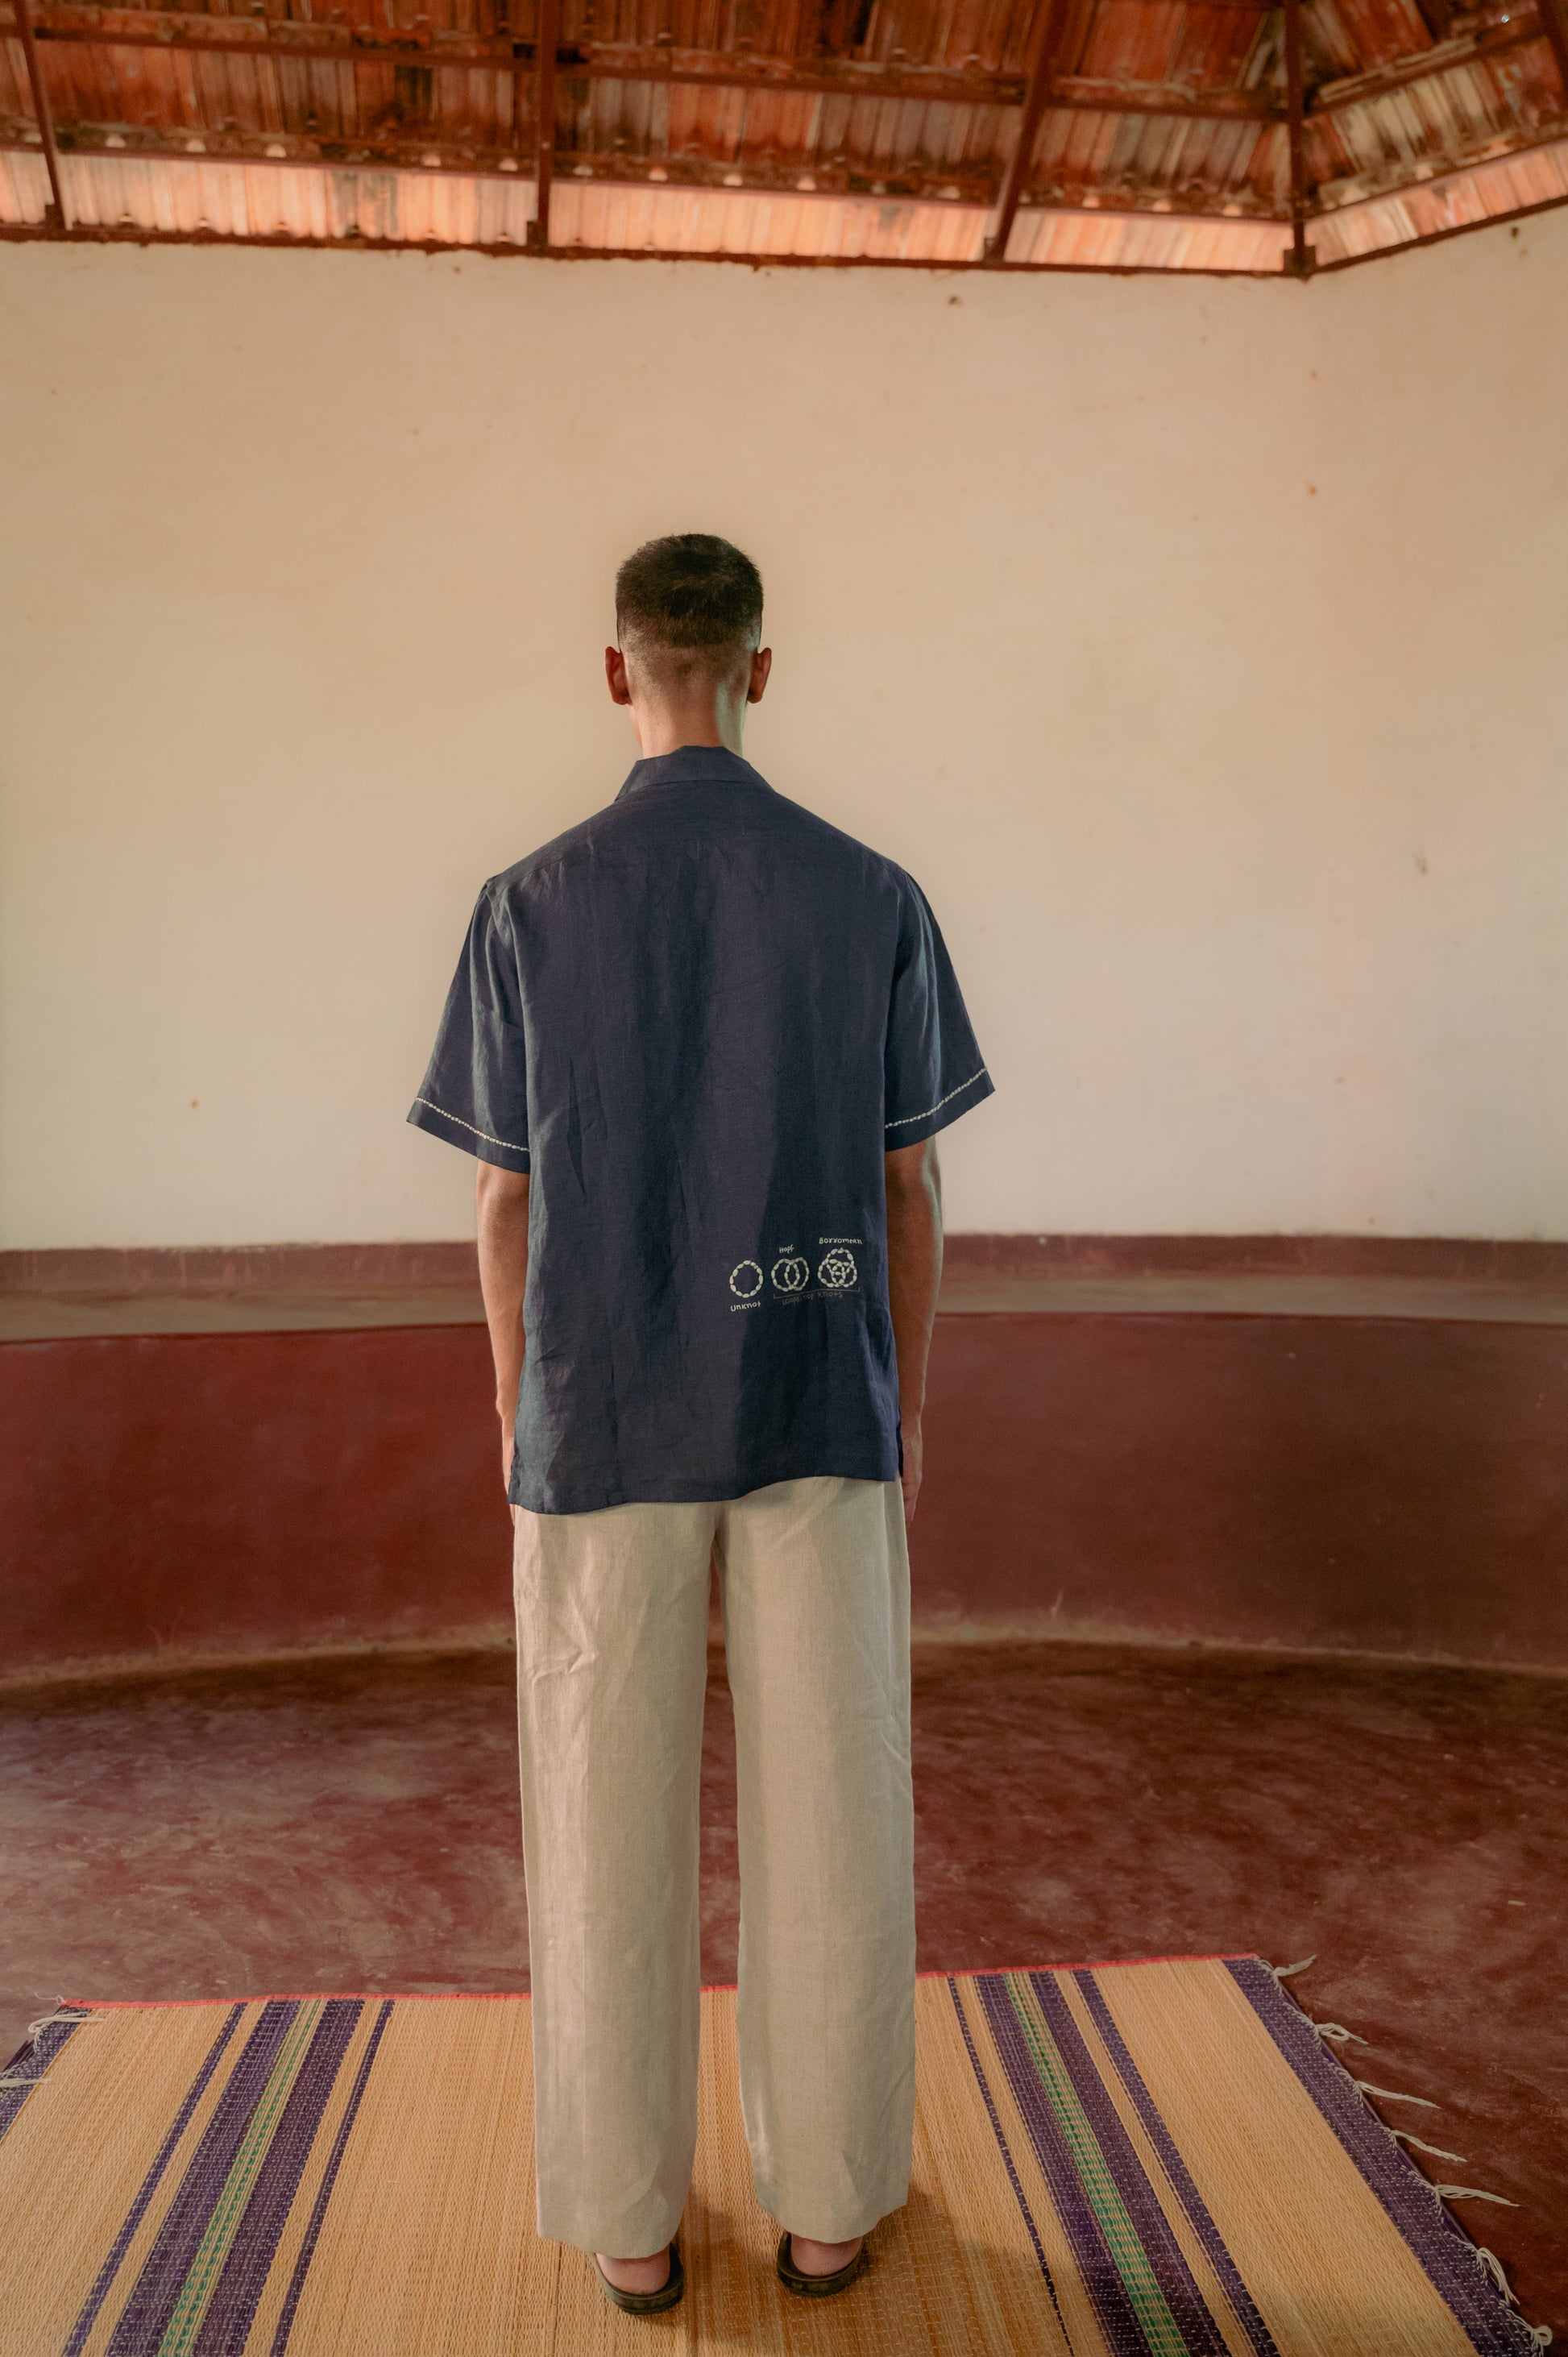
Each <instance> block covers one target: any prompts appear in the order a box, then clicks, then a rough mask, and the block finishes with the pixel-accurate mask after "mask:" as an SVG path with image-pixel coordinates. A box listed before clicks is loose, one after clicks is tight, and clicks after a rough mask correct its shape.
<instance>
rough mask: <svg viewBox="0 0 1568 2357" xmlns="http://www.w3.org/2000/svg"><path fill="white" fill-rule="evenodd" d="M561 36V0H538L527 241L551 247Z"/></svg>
mask: <svg viewBox="0 0 1568 2357" xmlns="http://www.w3.org/2000/svg"><path fill="white" fill-rule="evenodd" d="M560 38H561V0H539V45H538V49H537V51H536V54H535V57H534V67H535V72H534V79H533V186H534V191H535V203H534V208H533V219H532V221H531V222H530V223H529V226H528V242H529V243H530V245H533V246H537V247H538V248H539V250H540V252H541V253H548V252H549V249H550V184H551V181H552V179H553V178H554V172H555V48H556V44H557V42H558V41H559V39H560Z"/></svg>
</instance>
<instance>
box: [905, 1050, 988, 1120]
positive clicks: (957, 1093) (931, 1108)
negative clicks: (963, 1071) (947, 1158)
mask: <svg viewBox="0 0 1568 2357" xmlns="http://www.w3.org/2000/svg"><path fill="white" fill-rule="evenodd" d="M984 1078H985V1067H984V1065H983V1064H982V1066H981V1068H980V1070H979V1071H978V1072H971V1074H970V1076H969V1078H968V1080H967V1081H960V1082H959V1084H958V1086H957V1088H956V1089H950V1090H949V1091H948V1092H947V1094H946V1096H945V1097H939V1098H938V1099H937V1101H936V1103H935V1104H934V1105H928V1106H927V1107H926V1110H925V1112H924V1113H907V1114H900V1116H899V1118H898V1119H897V1121H885V1122H884V1123H883V1125H882V1126H883V1128H884V1129H908V1126H909V1124H910V1123H911V1122H912V1121H929V1119H930V1117H931V1115H932V1114H934V1113H940V1111H941V1109H942V1107H943V1105H945V1104H951V1103H952V1101H953V1099H954V1097H961V1096H962V1094H963V1092H964V1091H965V1089H972V1088H973V1086H974V1084H975V1082H976V1081H983V1079H984Z"/></svg>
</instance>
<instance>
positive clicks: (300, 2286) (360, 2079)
mask: <svg viewBox="0 0 1568 2357" xmlns="http://www.w3.org/2000/svg"><path fill="white" fill-rule="evenodd" d="M395 2002H396V2000H395V1999H394V1998H392V1997H390V1996H389V1997H383V1998H382V2000H381V2011H380V2013H378V2014H377V2016H376V2025H375V2028H374V2029H372V2030H371V2035H370V2038H369V2039H368V2040H367V2041H366V2045H365V2050H364V2053H363V2055H362V2056H361V2057H360V2067H359V2069H358V2071H357V2072H355V2074H354V2084H353V2088H352V2090H351V2091H350V2093H349V2101H348V2103H347V2104H345V2106H344V2110H343V2116H342V2119H341V2120H340V2121H339V2122H338V2133H337V2135H336V2136H334V2137H333V2139H332V2150H331V2153H330V2155H329V2157H328V2162H327V2168H326V2170H325V2171H324V2173H323V2176H322V2179H321V2188H320V2190H319V2192H318V2193H317V2197H316V2201H315V2204H314V2206H313V2208H312V2210H311V2212H310V2223H309V2224H308V2225H307V2226H306V2230H305V2240H304V2242H303V2243H302V2244H300V2251H299V2256H298V2258H297V2259H296V2260H295V2263H294V2273H293V2275H292V2276H290V2277H289V2279H288V2289H287V2291H286V2292H285V2295H284V2303H283V2313H282V2315H281V2316H280V2317H279V2318H278V2329H277V2330H276V2332H274V2335H273V2345H272V2352H271V2357H283V2352H284V2351H285V2348H286V2347H287V2345H288V2336H289V2334H290V2333H291V2332H292V2331H293V2330H294V2319H295V2310H296V2309H298V2307H299V2298H300V2294H301V2293H302V2292H303V2291H304V2289H305V2278H306V2276H307V2275H308V2274H309V2272H310V2262H311V2260H312V2259H313V2258H314V2257H315V2255H316V2245H317V2243H318V2242H319V2240H320V2238H321V2225H322V2221H323V2220H324V2219H325V2217H326V2215H327V2205H328V2202H329V2201H331V2199H332V2188H333V2187H334V2186H335V2185H336V2184H337V2182H338V2169H340V2168H341V2167H342V2163H343V2155H344V2153H345V2151H346V2150H347V2149H348V2144H349V2136H351V2135H352V2133H353V2128H354V2122H355V2120H356V2119H357V2118H358V2117H359V2112H360V2098H361V2096H362V2095H363V2094H364V2092H365V2082H366V2081H367V2080H368V2079H369V2077H370V2075H371V2064H372V2062H374V2061H375V2059H376V2050H377V2048H378V2047H379V2046H380V2045H381V2034H382V2032H383V2031H384V2030H385V2029H386V2026H387V2024H388V2022H389V2021H390V2020H391V2019H392V2007H393V2004H394V2003H395Z"/></svg>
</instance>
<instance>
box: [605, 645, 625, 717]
mask: <svg viewBox="0 0 1568 2357" xmlns="http://www.w3.org/2000/svg"><path fill="white" fill-rule="evenodd" d="M605 681H606V683H607V686H608V688H609V692H610V702H611V703H612V704H629V703H630V702H631V690H630V688H629V687H628V685H627V679H626V657H625V656H624V655H623V654H622V652H621V651H620V649H619V648H618V647H607V648H606V649H605Z"/></svg>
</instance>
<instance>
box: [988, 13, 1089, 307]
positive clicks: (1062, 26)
mask: <svg viewBox="0 0 1568 2357" xmlns="http://www.w3.org/2000/svg"><path fill="white" fill-rule="evenodd" d="M1069 5H1070V0H1036V9H1035V20H1034V24H1033V26H1032V27H1031V34H1032V40H1031V48H1032V52H1033V56H1032V62H1031V64H1030V67H1029V78H1028V87H1027V89H1026V91H1025V93H1024V113H1023V116H1022V118H1021V120H1020V122H1019V124H1018V139H1017V145H1015V148H1014V150H1013V153H1012V155H1011V156H1009V157H1008V159H1007V169H1006V170H1005V172H1004V174H1003V175H1002V187H1001V189H1000V191H999V193H998V195H997V199H996V218H995V220H994V221H993V223H992V225H991V234H990V236H989V237H988V238H987V239H986V241H985V259H986V261H987V262H1005V261H1006V259H1007V241H1008V239H1009V238H1010V237H1011V236H1012V234H1013V224H1014V222H1015V221H1016V220H1017V218H1018V204H1019V199H1021V198H1022V196H1023V193H1024V188H1025V185H1026V181H1027V178H1028V173H1029V167H1030V165H1031V163H1032V162H1033V161H1034V156H1035V141H1036V138H1037V137H1038V136H1039V131H1040V124H1041V122H1042V121H1043V120H1044V117H1045V112H1046V108H1047V104H1048V103H1049V101H1050V95H1051V86H1052V84H1053V82H1054V81H1055V80H1056V73H1057V67H1058V63H1059V61H1060V50H1061V46H1062V36H1063V34H1064V32H1065V31H1066V28H1067V18H1068V10H1069Z"/></svg>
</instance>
